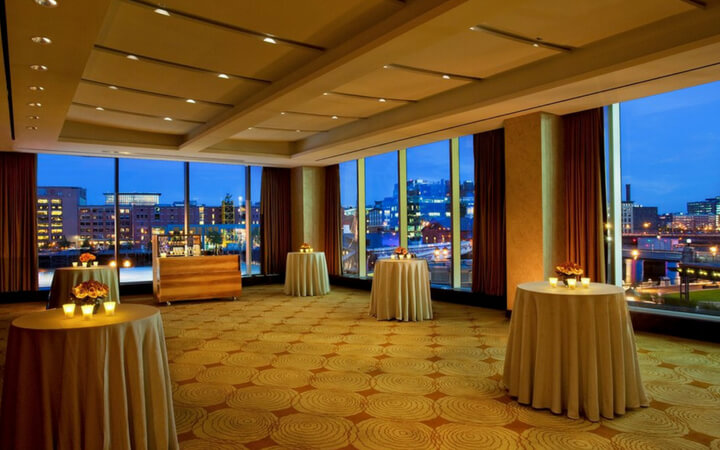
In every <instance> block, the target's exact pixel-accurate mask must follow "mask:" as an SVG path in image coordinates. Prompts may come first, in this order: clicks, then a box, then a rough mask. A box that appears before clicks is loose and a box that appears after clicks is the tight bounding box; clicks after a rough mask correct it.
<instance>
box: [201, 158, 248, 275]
mask: <svg viewBox="0 0 720 450" xmlns="http://www.w3.org/2000/svg"><path fill="white" fill-rule="evenodd" d="M245 171H246V168H245V166H236V165H229V164H206V163H191V164H190V210H189V211H190V217H189V218H190V233H191V234H197V235H200V236H202V243H203V252H204V253H206V254H231V255H238V257H239V258H240V264H241V270H242V273H244V274H245V273H247V270H246V264H245V254H246V252H245V248H246V245H245V244H246V242H247V239H246V236H247V233H246V228H245V209H246V197H245Z"/></svg>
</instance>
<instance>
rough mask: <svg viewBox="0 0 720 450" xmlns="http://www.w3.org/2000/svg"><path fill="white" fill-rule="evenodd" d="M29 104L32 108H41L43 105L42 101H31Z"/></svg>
mask: <svg viewBox="0 0 720 450" xmlns="http://www.w3.org/2000/svg"><path fill="white" fill-rule="evenodd" d="M28 106H29V107H31V108H40V107H41V106H42V103H39V102H30V103H28Z"/></svg>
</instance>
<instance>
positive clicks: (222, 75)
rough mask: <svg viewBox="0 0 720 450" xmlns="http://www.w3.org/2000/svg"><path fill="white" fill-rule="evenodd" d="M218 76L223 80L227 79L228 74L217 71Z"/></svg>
mask: <svg viewBox="0 0 720 450" xmlns="http://www.w3.org/2000/svg"><path fill="white" fill-rule="evenodd" d="M218 78H222V79H223V80H227V79H229V78H230V76H229V75H227V74H224V73H219V74H218Z"/></svg>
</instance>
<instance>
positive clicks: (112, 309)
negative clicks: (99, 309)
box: [103, 302, 116, 316]
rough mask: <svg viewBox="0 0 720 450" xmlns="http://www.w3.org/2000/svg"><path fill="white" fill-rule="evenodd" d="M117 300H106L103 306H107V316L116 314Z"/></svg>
mask: <svg viewBox="0 0 720 450" xmlns="http://www.w3.org/2000/svg"><path fill="white" fill-rule="evenodd" d="M115 305H116V303H115V302H104V303H103V307H104V308H105V315H106V316H114V315H115Z"/></svg>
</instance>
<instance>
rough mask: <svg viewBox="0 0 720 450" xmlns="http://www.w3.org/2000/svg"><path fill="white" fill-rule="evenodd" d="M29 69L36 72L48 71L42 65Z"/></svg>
mask: <svg viewBox="0 0 720 450" xmlns="http://www.w3.org/2000/svg"><path fill="white" fill-rule="evenodd" d="M30 68H31V69H32V70H37V71H38V72H45V71H46V70H48V68H47V66H45V65H42V64H33V65H31V66H30Z"/></svg>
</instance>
